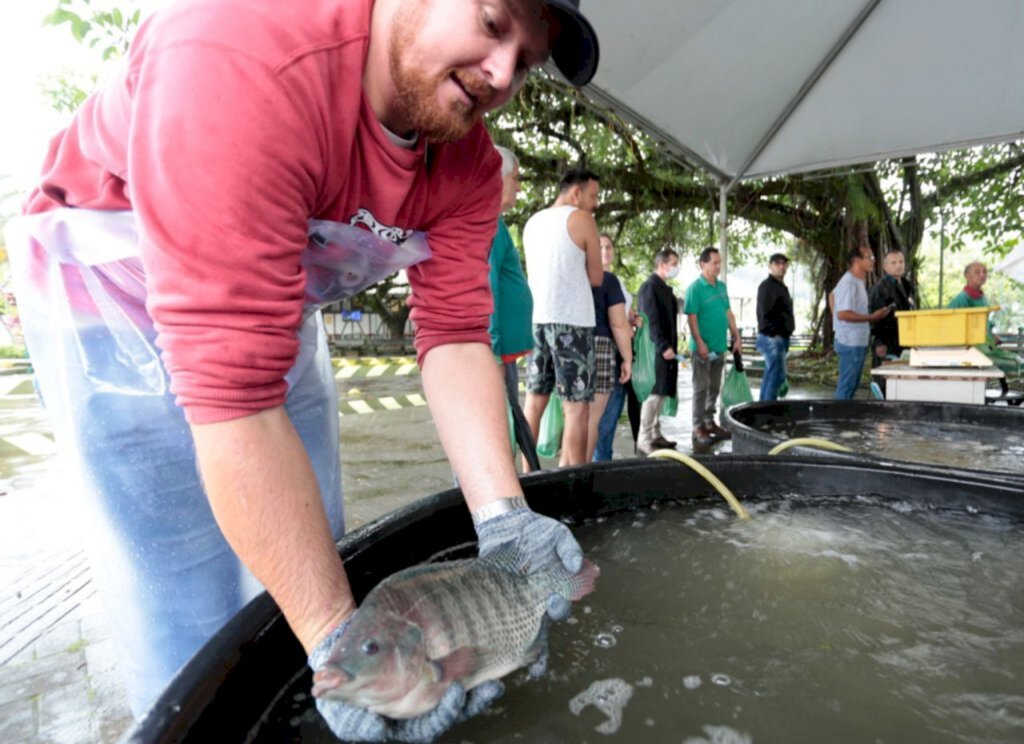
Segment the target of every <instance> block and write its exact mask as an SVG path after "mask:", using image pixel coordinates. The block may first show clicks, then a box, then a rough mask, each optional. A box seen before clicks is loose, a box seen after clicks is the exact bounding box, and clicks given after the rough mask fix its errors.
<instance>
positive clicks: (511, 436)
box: [505, 396, 516, 457]
mask: <svg viewBox="0 0 1024 744" xmlns="http://www.w3.org/2000/svg"><path fill="white" fill-rule="evenodd" d="M505 415H506V416H507V417H508V441H510V442H511V443H512V457H515V456H516V420H515V418H514V417H513V416H512V404H511V403H509V402H508V396H505Z"/></svg>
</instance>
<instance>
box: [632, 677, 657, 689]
mask: <svg viewBox="0 0 1024 744" xmlns="http://www.w3.org/2000/svg"><path fill="white" fill-rule="evenodd" d="M636 686H637V687H653V686H654V680H653V679H652V678H651V677H642V678H640V679H639V680H637V683H636Z"/></svg>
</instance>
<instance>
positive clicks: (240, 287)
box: [26, 0, 501, 423]
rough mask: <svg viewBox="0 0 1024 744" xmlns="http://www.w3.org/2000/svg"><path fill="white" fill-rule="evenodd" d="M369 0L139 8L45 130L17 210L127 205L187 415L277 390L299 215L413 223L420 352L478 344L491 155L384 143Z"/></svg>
mask: <svg viewBox="0 0 1024 744" xmlns="http://www.w3.org/2000/svg"><path fill="white" fill-rule="evenodd" d="M371 7H372V0H301V1H297V2H282V0H192V1H191V2H184V3H180V4H178V5H176V6H172V7H171V8H168V9H167V10H164V11H161V12H158V13H157V14H155V15H154V16H153V17H152V18H151V19H150V20H149V21H148V22H147V23H146V24H144V25H143V27H142V29H141V30H140V31H139V33H138V36H137V37H136V39H135V41H134V43H133V45H132V49H131V52H130V54H129V57H128V59H127V64H126V65H124V66H123V68H122V71H121V72H120V74H119V75H118V76H117V77H116V78H115V79H114V80H113V81H112V82H111V83H110V84H108V85H106V86H105V87H104V88H103V89H102V90H100V91H99V92H97V93H96V94H95V95H93V96H91V97H90V98H89V99H88V100H87V101H86V102H85V103H84V104H83V105H82V107H81V109H80V110H79V111H78V113H77V114H76V115H75V118H74V120H73V121H72V123H71V125H70V126H69V127H68V128H67V129H66V130H64V131H63V132H61V133H60V134H59V135H57V137H55V138H54V140H53V142H52V143H51V146H50V151H49V154H48V156H47V159H46V163H45V166H44V169H43V175H42V182H41V184H40V185H39V187H38V188H37V189H36V190H35V191H34V192H33V193H32V194H31V195H30V197H29V200H28V203H27V207H26V211H28V212H41V211H44V210H47V209H53V208H55V207H58V206H73V207H85V208H89V209H99V210H104V209H133V210H134V211H135V213H136V217H137V221H138V224H139V229H140V235H141V253H142V261H143V265H144V267H145V270H146V275H147V279H146V281H147V309H148V310H149V313H150V314H151V315H152V317H153V319H154V321H155V326H156V329H157V331H158V338H157V343H158V345H159V346H160V348H161V350H162V354H163V360H164V364H165V365H166V367H167V370H168V372H169V374H170V376H171V381H172V387H171V389H172V391H173V392H174V393H175V394H176V395H177V397H178V402H179V404H180V405H182V406H183V407H184V408H185V412H186V415H187V417H188V420H189V421H191V422H193V423H209V422H214V421H223V420H227V419H232V418H237V417H240V416H245V415H247V414H250V413H252V412H255V411H259V410H262V409H265V408H270V407H273V406H277V405H280V404H282V403H283V402H284V399H285V395H286V383H285V382H284V375H285V374H286V373H287V371H288V370H289V369H290V368H291V366H292V364H293V363H294V361H295V358H296V354H297V352H298V341H297V339H296V329H297V327H298V325H299V323H300V321H301V315H302V309H303V290H304V283H305V274H304V272H303V270H302V269H301V267H300V264H299V256H300V253H301V251H302V250H303V248H304V247H305V246H306V242H307V238H306V233H307V220H308V219H311V218H317V219H328V220H335V221H339V222H348V221H349V220H350V219H351V217H352V216H353V215H355V213H356V212H357V211H358V210H360V209H365V210H367V211H369V212H370V213H371V214H372V215H373V217H374V218H375V219H376V221H377V222H378V223H379V224H381V225H385V226H391V227H398V228H401V229H416V230H423V231H425V232H426V233H427V235H428V242H429V245H430V248H431V251H432V254H433V256H432V258H431V259H430V260H428V261H426V262H424V263H422V264H420V265H418V266H415V267H413V268H412V269H410V270H409V280H410V282H411V285H412V288H413V297H412V298H411V300H410V305H411V306H412V319H413V321H414V322H415V324H416V328H417V334H416V347H417V352H418V355H419V358H420V360H421V361H422V359H423V357H424V355H425V354H426V353H427V352H428V351H429V350H430V349H432V348H433V347H435V346H438V345H441V344H449V343H459V342H479V343H483V344H490V336H489V335H488V332H487V327H488V320H489V315H490V313H491V311H492V302H491V292H490V286H489V282H488V263H487V259H488V252H489V250H490V245H491V238H492V237H493V235H494V229H495V224H496V221H497V217H498V212H499V204H500V200H501V179H500V175H499V173H500V158H499V156H498V155H497V153H496V152H495V150H494V148H493V146H492V144H491V141H490V138H489V137H488V135H487V132H486V131H485V129H484V127H483V125H482V124H479V125H477V126H476V127H475V128H474V129H473V130H472V131H471V132H470V134H469V135H468V136H467V137H466V138H465V139H463V140H462V141H461V142H458V143H456V144H451V145H427V146H425V145H424V143H423V142H422V141H421V142H420V143H419V145H418V146H417V147H416V148H414V149H412V150H409V149H404V148H402V147H399V146H397V145H395V144H394V143H393V142H391V141H390V140H389V139H388V137H387V135H386V133H385V132H384V130H383V129H382V127H381V126H380V124H379V122H378V121H377V120H376V118H375V116H374V114H373V112H372V110H371V109H370V107H369V105H368V103H367V101H366V99H365V97H364V96H363V93H362V87H361V81H362V75H363V67H364V64H365V57H366V51H367V46H368V43H369V27H370V10H371Z"/></svg>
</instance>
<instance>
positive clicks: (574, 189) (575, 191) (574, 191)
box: [569, 184, 583, 207]
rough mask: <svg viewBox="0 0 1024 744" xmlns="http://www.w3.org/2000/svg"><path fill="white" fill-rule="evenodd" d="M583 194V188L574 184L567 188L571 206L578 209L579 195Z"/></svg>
mask: <svg viewBox="0 0 1024 744" xmlns="http://www.w3.org/2000/svg"><path fill="white" fill-rule="evenodd" d="M581 193H583V188H582V187H581V186H580V185H579V184H576V185H574V186H570V187H569V198H570V199H571V200H572V205H573V206H574V207H578V206H579V205H580V194H581Z"/></svg>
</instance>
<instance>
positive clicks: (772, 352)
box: [757, 333, 789, 400]
mask: <svg viewBox="0 0 1024 744" xmlns="http://www.w3.org/2000/svg"><path fill="white" fill-rule="evenodd" d="M757 350H758V351H759V352H761V354H762V355H763V356H764V377H762V378H761V397H760V399H761V400H778V398H779V388H781V387H782V383H784V382H785V381H786V356H787V354H788V353H789V339H788V338H785V337H784V336H766V335H765V334H763V333H759V334H757Z"/></svg>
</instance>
